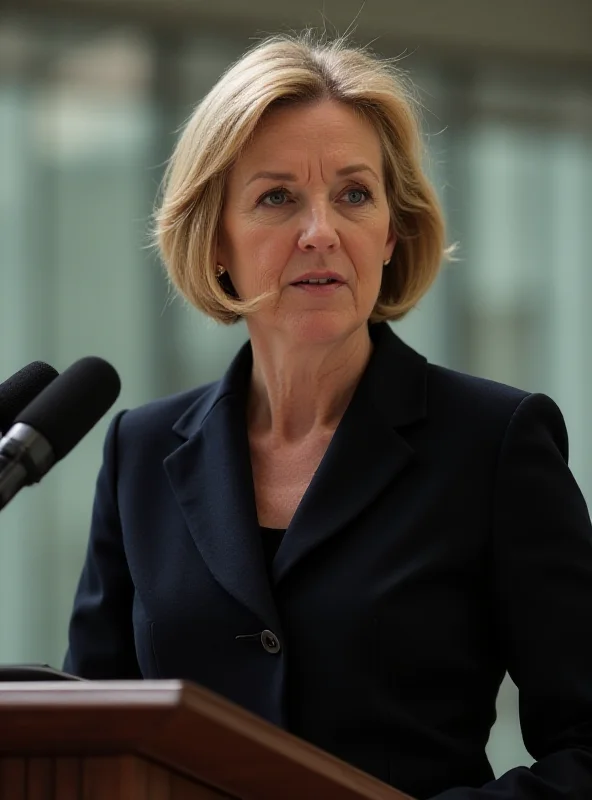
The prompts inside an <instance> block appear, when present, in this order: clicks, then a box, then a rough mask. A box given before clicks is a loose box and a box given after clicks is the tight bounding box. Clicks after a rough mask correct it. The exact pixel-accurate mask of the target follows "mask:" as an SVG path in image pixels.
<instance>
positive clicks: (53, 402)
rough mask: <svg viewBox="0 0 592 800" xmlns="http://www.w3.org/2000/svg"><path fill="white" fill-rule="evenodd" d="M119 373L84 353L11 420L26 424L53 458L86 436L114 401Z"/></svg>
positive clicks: (98, 359) (58, 457) (64, 453)
mask: <svg viewBox="0 0 592 800" xmlns="http://www.w3.org/2000/svg"><path fill="white" fill-rule="evenodd" d="M120 390H121V382H120V380H119V375H118V374H117V372H116V371H115V369H114V368H113V367H112V366H111V364H109V363H108V362H107V361H104V360H103V359H102V358H98V357H96V356H88V357H87V358H81V359H80V361H76V362H75V363H74V364H72V366H71V367H68V369H66V370H64V372H62V374H61V375H60V376H59V377H58V378H56V379H55V380H54V381H53V382H52V383H50V384H49V386H47V388H45V389H44V390H43V391H42V392H41V394H39V395H38V396H37V397H36V398H35V400H33V402H32V403H30V404H29V405H28V406H27V407H26V408H25V409H24V411H22V412H21V413H20V414H19V415H18V416H17V417H16V419H15V420H14V421H15V423H16V422H23V423H25V424H26V425H30V426H31V428H33V429H34V430H36V431H37V432H38V433H41V434H42V435H43V436H45V438H46V439H47V441H48V442H49V443H50V445H51V446H52V449H53V452H54V455H55V458H56V461H59V460H60V459H61V458H63V457H64V456H65V455H67V454H68V453H69V452H70V450H72V448H73V447H75V446H76V445H77V444H78V442H79V441H80V440H81V439H82V438H83V437H84V436H86V434H87V433H88V432H89V431H90V430H91V428H93V427H94V426H95V425H96V423H97V422H98V421H99V420H100V419H101V417H102V416H103V415H104V414H105V413H106V412H107V411H108V410H109V409H110V408H111V406H112V405H113V403H114V402H115V401H116V400H117V398H118V396H119V392H120Z"/></svg>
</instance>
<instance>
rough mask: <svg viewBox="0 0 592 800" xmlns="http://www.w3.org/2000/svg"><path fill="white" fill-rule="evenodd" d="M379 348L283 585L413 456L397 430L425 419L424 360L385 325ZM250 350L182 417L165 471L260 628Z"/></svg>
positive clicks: (377, 333)
mask: <svg viewBox="0 0 592 800" xmlns="http://www.w3.org/2000/svg"><path fill="white" fill-rule="evenodd" d="M370 334H371V337H372V340H373V342H374V350H373V353H372V356H371V358H370V361H369V363H368V366H367V368H366V370H365V372H364V375H363V376H362V378H361V380H360V382H359V384H358V386H357V388H356V391H355V392H354V395H353V397H352V400H351V402H350V404H349V406H348V408H347V410H346V412H345V414H344V416H343V418H342V420H341V422H340V424H339V426H338V428H337V431H336V432H335V434H334V436H333V438H332V440H331V443H330V445H329V447H328V450H327V452H326V454H325V456H324V458H323V460H322V462H321V465H320V466H319V469H318V470H317V472H316V473H315V475H314V477H313V479H312V481H311V483H310V486H309V487H308V489H307V491H306V493H305V495H304V497H303V498H302V501H301V503H300V505H299V507H298V509H297V511H296V514H295V516H294V518H293V520H292V522H291V524H290V526H289V528H288V530H287V531H286V535H285V537H284V539H283V541H282V543H281V545H280V548H279V550H278V552H277V555H276V558H275V560H274V563H273V576H272V577H273V582H274V583H278V582H279V581H281V580H282V579H283V578H284V576H285V575H286V574H287V573H288V572H290V571H291V570H292V569H293V568H294V567H296V565H297V564H298V563H299V562H300V561H301V560H302V559H303V558H304V557H305V556H306V554H307V553H308V552H310V551H311V550H312V549H314V548H315V547H317V546H318V545H319V544H321V543H322V542H324V541H326V540H327V539H328V538H329V537H331V536H333V535H335V534H336V533H338V532H339V530H341V529H343V528H344V527H345V526H346V525H347V524H348V523H349V522H350V521H351V520H352V519H354V518H355V517H357V516H358V515H359V514H360V513H361V512H362V511H363V510H364V508H366V507H367V506H368V505H369V504H371V503H372V501H373V500H374V499H375V498H376V497H377V496H378V494H379V493H380V492H381V491H383V490H384V489H385V487H386V486H387V485H388V484H389V483H390V482H392V481H393V480H394V478H395V477H396V476H397V474H398V473H399V472H401V470H403V469H404V467H405V465H406V464H407V463H408V461H409V459H410V458H411V455H412V452H413V451H412V449H411V448H410V447H409V445H408V444H407V442H406V441H405V439H404V437H403V436H402V435H401V433H400V429H401V428H403V427H404V426H406V425H409V424H411V423H412V422H416V421H417V420H419V419H421V418H423V417H424V416H425V414H426V377H427V362H426V359H425V358H423V356H420V355H418V354H417V353H416V352H415V351H414V350H412V349H411V348H410V347H408V346H407V345H406V344H404V343H403V342H402V341H401V340H400V339H399V338H398V337H397V336H396V335H395V334H394V333H393V332H392V330H391V329H390V327H389V326H388V325H387V324H386V323H380V324H376V325H372V326H370ZM251 367H252V351H251V346H250V344H249V343H247V344H245V345H244V346H243V347H242V348H241V350H240V351H239V353H238V354H237V356H236V358H235V359H234V360H233V362H232V364H231V365H230V367H229V369H228V370H227V372H226V374H225V375H224V377H223V378H222V380H221V381H220V382H218V383H215V384H212V385H211V386H210V387H209V388H208V389H207V390H206V391H205V392H204V393H203V394H202V395H201V396H200V397H199V399H198V400H197V401H196V402H195V403H194V404H193V405H192V406H190V408H189V409H188V410H187V411H186V412H185V413H184V414H183V415H182V416H181V417H180V419H179V420H178V421H177V422H176V424H175V426H174V431H175V432H176V433H177V434H178V435H179V436H181V437H182V438H183V439H184V440H185V441H184V442H183V444H182V445H181V446H180V447H179V448H178V449H176V450H175V451H174V452H173V453H172V454H171V455H170V456H168V457H167V458H166V459H165V462H164V466H165V469H166V471H167V474H168V477H169V480H170V482H171V486H172V488H173V491H174V493H175V495H176V498H177V501H178V502H179V504H180V506H181V509H182V511H183V514H184V516H185V520H186V522H187V525H188V527H189V530H190V532H191V535H192V537H193V539H194V541H195V544H196V546H197V548H198V550H199V551H200V553H201V555H202V558H203V559H204V560H205V562H206V563H207V565H208V567H209V568H210V571H211V572H212V574H213V575H214V577H215V578H216V579H217V580H218V582H219V583H220V584H221V585H222V586H223V587H224V588H225V589H226V591H228V592H229V593H230V594H231V595H233V596H234V597H235V598H236V599H237V600H238V601H239V602H241V603H243V604H244V605H245V606H246V607H248V608H250V610H251V611H252V612H253V613H254V614H255V615H256V616H258V617H259V619H260V620H261V622H262V623H263V625H264V626H266V627H269V628H271V629H272V630H276V631H277V630H279V628H280V621H279V618H278V615H277V610H276V608H275V604H274V602H273V596H272V592H271V587H270V585H269V580H268V578H267V575H266V572H265V564H264V556H263V549H262V545H261V537H260V530H259V525H258V521H257V510H256V506H255V495H254V487H253V478H252V471H251V464H250V453H249V442H248V434H247V426H246V407H247V396H248V389H249V380H250V375H251Z"/></svg>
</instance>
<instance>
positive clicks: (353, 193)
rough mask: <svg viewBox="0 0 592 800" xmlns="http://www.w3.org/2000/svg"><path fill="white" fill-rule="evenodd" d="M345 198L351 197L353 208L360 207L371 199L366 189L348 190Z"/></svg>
mask: <svg viewBox="0 0 592 800" xmlns="http://www.w3.org/2000/svg"><path fill="white" fill-rule="evenodd" d="M345 196H346V197H349V202H350V204H351V205H352V206H360V205H362V203H364V202H365V201H366V200H368V199H369V196H370V192H368V191H367V190H366V189H348V191H347V192H346V193H345Z"/></svg>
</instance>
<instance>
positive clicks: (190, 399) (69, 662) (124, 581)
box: [65, 323, 592, 800]
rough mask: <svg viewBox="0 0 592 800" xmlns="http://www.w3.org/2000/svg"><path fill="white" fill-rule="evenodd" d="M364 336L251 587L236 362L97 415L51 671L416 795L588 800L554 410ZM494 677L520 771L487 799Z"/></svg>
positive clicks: (573, 516) (585, 679)
mask: <svg viewBox="0 0 592 800" xmlns="http://www.w3.org/2000/svg"><path fill="white" fill-rule="evenodd" d="M371 334H372V337H373V340H374V342H375V347H374V352H373V355H372V357H371V360H370V362H369V365H368V367H367V369H366V371H365V373H364V375H363V377H362V379H361V381H360V383H359V385H358V387H357V389H356V392H355V394H354V396H353V399H352V401H351V403H350V405H349V407H348V409H347V411H346V413H345V415H344V417H343V419H342V421H341V423H340V424H339V427H338V428H337V431H336V433H335V435H334V437H333V439H332V441H331V443H330V445H329V448H328V450H327V453H326V455H325V457H324V458H323V460H322V462H321V465H320V467H319V469H318V471H317V472H316V473H315V475H314V477H313V480H312V482H311V484H310V486H309V488H308V489H307V491H306V493H305V495H304V497H303V499H302V502H301V503H300V505H299V507H298V509H297V511H296V514H295V516H294V518H293V521H292V523H291V524H290V526H289V528H288V530H287V532H286V535H285V537H284V539H283V541H282V543H281V545H280V547H279V550H278V552H277V555H276V556H275V558H274V561H273V565H272V580H271V581H270V580H269V579H268V577H267V573H266V567H265V561H264V555H263V548H262V544H261V538H260V537H261V532H260V530H259V527H258V521H257V513H256V507H255V500H254V491H253V482H252V472H251V466H250V458H249V446H248V437H247V429H246V400H247V389H248V383H249V377H250V371H251V365H252V354H251V349H250V345H249V344H247V345H245V346H244V347H243V348H242V349H241V351H240V352H239V354H238V355H237V357H236V358H235V360H234V362H233V363H232V365H231V366H230V368H229V370H228V372H227V373H226V375H225V376H224V378H223V379H222V380H221V381H220V382H217V383H214V384H210V385H208V386H205V387H202V388H199V389H196V390H193V391H191V392H188V393H185V394H181V395H178V396H175V397H170V398H166V399H164V400H159V401H156V402H153V403H150V404H149V405H146V406H144V407H142V408H138V409H136V410H133V411H129V412H126V413H123V414H122V415H119V416H117V417H116V418H115V420H114V421H113V423H112V424H111V426H110V429H109V433H108V435H107V439H106V444H105V458H104V464H103V467H102V469H101V472H100V475H99V479H98V486H97V493H96V500H95V505H94V512H93V520H92V530H91V535H90V543H89V548H88V554H87V557H86V562H85V565H84V570H83V573H82V577H81V581H80V586H79V589H78V592H77V595H76V599H75V605H74V611H73V615H72V620H71V625H70V633H69V650H68V654H67V657H66V661H65V669H66V670H69V671H71V672H73V673H76V674H78V675H81V676H84V677H87V678H141V677H145V678H183V679H188V680H191V681H195V682H197V683H198V684H202V685H203V686H206V687H208V688H210V689H212V690H214V691H216V692H218V693H220V694H221V695H224V696H225V697H227V698H229V699H230V700H233V701H234V702H236V703H238V704H240V705H241V706H244V707H246V708H247V709H250V710H251V711H253V712H255V713H256V714H258V715H260V716H261V717H264V718H265V719H267V720H270V721H271V722H272V723H275V724H276V725H278V726H282V727H284V728H286V729H287V730H289V731H291V732H292V733H295V734H296V735H298V736H300V737H302V738H304V739H306V740H309V741H310V742H313V743H314V744H316V745H318V746H320V747H321V748H324V749H325V750H327V751H329V752H331V753H333V754H335V755H337V756H339V757H340V758H342V759H344V760H345V761H348V762H350V763H352V764H354V765H356V766H357V767H359V768H361V769H363V770H366V771H367V772H369V773H372V774H374V775H376V776H377V777H378V778H380V779H382V780H383V781H386V782H387V783H391V784H392V785H394V786H396V787H397V788H399V789H401V790H403V791H406V792H408V793H409V794H411V795H412V796H414V797H417V798H428V797H434V796H436V795H437V796H438V798H439V800H444V799H446V800H494V798H495V800H510V798H512V800H513V799H514V798H516V800H519V798H524V800H527V798H528V799H532V800H535V798H540V800H560V798H561V800H567V798H569V800H584V798H587V800H590V798H592V647H591V641H590V639H591V628H592V533H591V525H590V518H589V515H588V511H587V508H586V504H585V502H584V500H583V498H582V495H581V493H580V491H579V489H578V487H577V485H576V483H575V481H574V478H573V477H572V475H571V473H570V471H569V469H568V467H567V464H566V461H567V434H566V430H565V425H564V422H563V418H562V416H561V412H560V411H559V409H558V408H557V406H556V405H555V404H554V403H553V401H551V400H550V399H549V398H547V397H546V396H544V395H540V394H534V395H533V394H527V393H526V392H522V391H518V390H517V389H513V388H510V387H508V386H504V385H501V384H497V383H493V382H491V381H487V380H482V379H478V378H474V377H469V376H467V375H462V374H459V373H456V372H453V371H451V370H447V369H443V368H441V367H437V366H433V365H431V364H428V363H427V362H426V360H425V359H424V358H423V357H421V356H419V355H418V354H417V353H416V352H414V351H413V350H412V349H411V348H409V347H408V346H407V345H405V344H404V343H403V342H402V341H401V340H400V339H399V338H398V337H396V336H395V334H394V333H393V332H392V331H391V329H390V328H389V326H388V325H386V324H384V323H383V324H379V325H372V326H371ZM264 630H267V631H270V632H272V633H273V634H274V635H275V636H276V637H277V640H278V642H279V651H278V652H273V651H274V650H277V647H270V646H269V643H270V642H273V638H270V637H269V636H267V638H265V637H264V640H263V642H262V639H261V637H260V636H259V634H260V633H261V632H262V631H264ZM506 670H508V671H509V673H510V675H511V676H512V678H513V679H514V681H515V682H516V684H517V685H518V687H519V689H520V713H521V723H522V730H523V735H524V739H525V742H526V746H527V747H528V749H529V751H530V753H531V754H532V755H533V757H534V758H536V759H537V760H538V763H537V764H536V765H535V766H533V767H532V769H526V768H518V769H514V770H511V771H510V772H508V773H507V774H506V775H504V776H502V777H501V778H499V779H498V780H493V774H492V771H491V768H490V766H489V764H488V761H487V758H486V755H485V745H486V743H487V739H488V736H489V731H490V728H491V725H492V723H493V721H494V717H495V700H496V694H497V691H498V687H499V685H500V682H501V680H502V677H503V675H504V673H505V671H506ZM470 787H480V788H470Z"/></svg>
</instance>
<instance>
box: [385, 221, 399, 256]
mask: <svg viewBox="0 0 592 800" xmlns="http://www.w3.org/2000/svg"><path fill="white" fill-rule="evenodd" d="M396 244H397V235H396V233H395V227H394V225H393V223H392V221H391V223H390V225H389V233H388V237H387V240H386V244H385V246H384V258H383V259H382V260H383V262H385V261H386V262H389V261H390V260H391V258H392V257H393V253H394V252H395V246H396Z"/></svg>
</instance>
